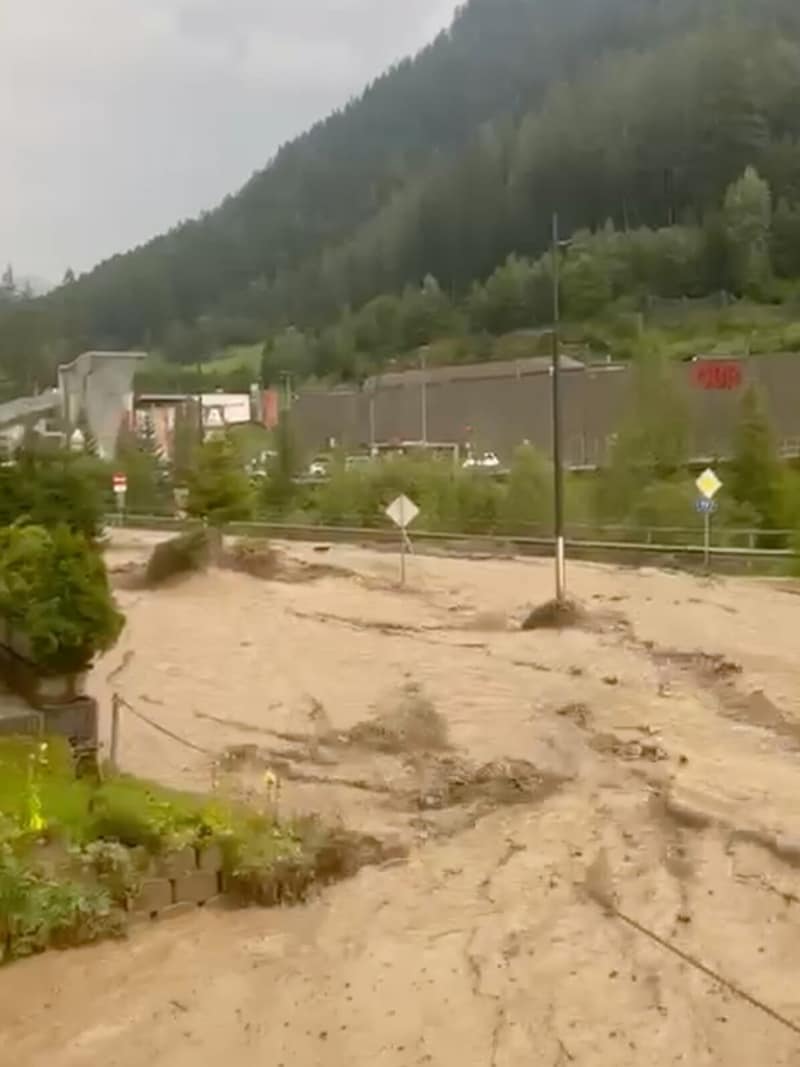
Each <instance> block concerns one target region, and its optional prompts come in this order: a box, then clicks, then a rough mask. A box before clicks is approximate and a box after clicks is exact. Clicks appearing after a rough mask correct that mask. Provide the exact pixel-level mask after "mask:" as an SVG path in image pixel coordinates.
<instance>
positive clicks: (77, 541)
mask: <svg viewBox="0 0 800 1067" xmlns="http://www.w3.org/2000/svg"><path fill="white" fill-rule="evenodd" d="M0 618H3V619H4V620H5V621H6V622H7V623H8V624H9V626H10V627H11V629H12V630H14V631H18V632H19V633H20V634H22V635H24V637H25V638H26V639H27V641H28V645H29V649H28V654H29V658H30V660H31V662H32V663H33V665H34V666H35V667H37V668H38V669H39V670H40V671H41V673H42V674H45V675H55V674H74V673H78V672H80V671H84V670H87V669H88V668H89V666H90V665H91V663H92V660H93V659H94V657H95V656H96V655H97V654H98V653H99V652H105V651H106V650H108V649H109V648H111V647H112V646H113V645H114V643H115V642H116V640H117V638H118V637H119V634H120V631H121V630H122V627H123V625H124V618H123V616H122V615H121V614H120V612H119V611H118V610H117V608H116V605H115V603H114V598H113V596H112V594H111V590H110V587H109V583H108V575H107V574H106V569H105V565H104V563H103V560H102V558H101V556H100V555H99V554H98V553H97V552H96V551H94V549H93V548H92V547H91V546H90V544H89V543H88V542H87V540H86V538H85V537H84V536H83V535H82V534H79V533H73V532H71V531H70V530H69V529H68V528H67V527H66V526H57V527H56V528H55V529H54V530H52V531H48V530H46V529H44V528H43V527H41V526H12V527H8V528H6V529H2V530H0Z"/></svg>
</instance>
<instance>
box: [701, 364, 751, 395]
mask: <svg viewBox="0 0 800 1067" xmlns="http://www.w3.org/2000/svg"><path fill="white" fill-rule="evenodd" d="M692 381H693V382H694V384H695V385H696V386H697V387H698V389H739V388H740V386H741V384H742V381H743V374H742V365H741V363H740V362H739V361H738V360H736V359H698V360H697V361H696V362H695V363H694V364H693V365H692Z"/></svg>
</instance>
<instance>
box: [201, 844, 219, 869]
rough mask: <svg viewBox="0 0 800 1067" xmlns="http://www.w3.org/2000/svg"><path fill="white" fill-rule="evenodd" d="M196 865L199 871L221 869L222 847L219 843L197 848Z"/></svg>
mask: <svg viewBox="0 0 800 1067" xmlns="http://www.w3.org/2000/svg"><path fill="white" fill-rule="evenodd" d="M197 867H198V869H199V870H201V871H215V872H216V871H221V870H222V849H221V848H220V847H219V845H209V846H208V848H198V850H197Z"/></svg>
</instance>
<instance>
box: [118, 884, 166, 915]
mask: <svg viewBox="0 0 800 1067" xmlns="http://www.w3.org/2000/svg"><path fill="white" fill-rule="evenodd" d="M173 899H174V898H173V896H172V882H170V881H169V879H168V878H148V879H147V880H146V881H144V882H142V888H141V889H140V890H139V893H138V894H137V896H135V897H134V898H133V900H131V901H130V903H129V905H128V910H129V911H133V912H143V913H144V914H145V915H154V914H155V913H156V912H158V913H161V911H162V910H163V909H164V908H167V907H169V906H170V905H171V904H172V903H173Z"/></svg>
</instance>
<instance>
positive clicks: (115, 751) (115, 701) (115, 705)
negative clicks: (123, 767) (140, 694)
mask: <svg viewBox="0 0 800 1067" xmlns="http://www.w3.org/2000/svg"><path fill="white" fill-rule="evenodd" d="M121 703H122V701H121V699H120V695H119V693H114V694H113V695H112V697H111V751H110V753H109V763H110V764H111V769H112V770H114V771H117V770H119V763H118V756H119V712H120V706H121Z"/></svg>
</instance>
